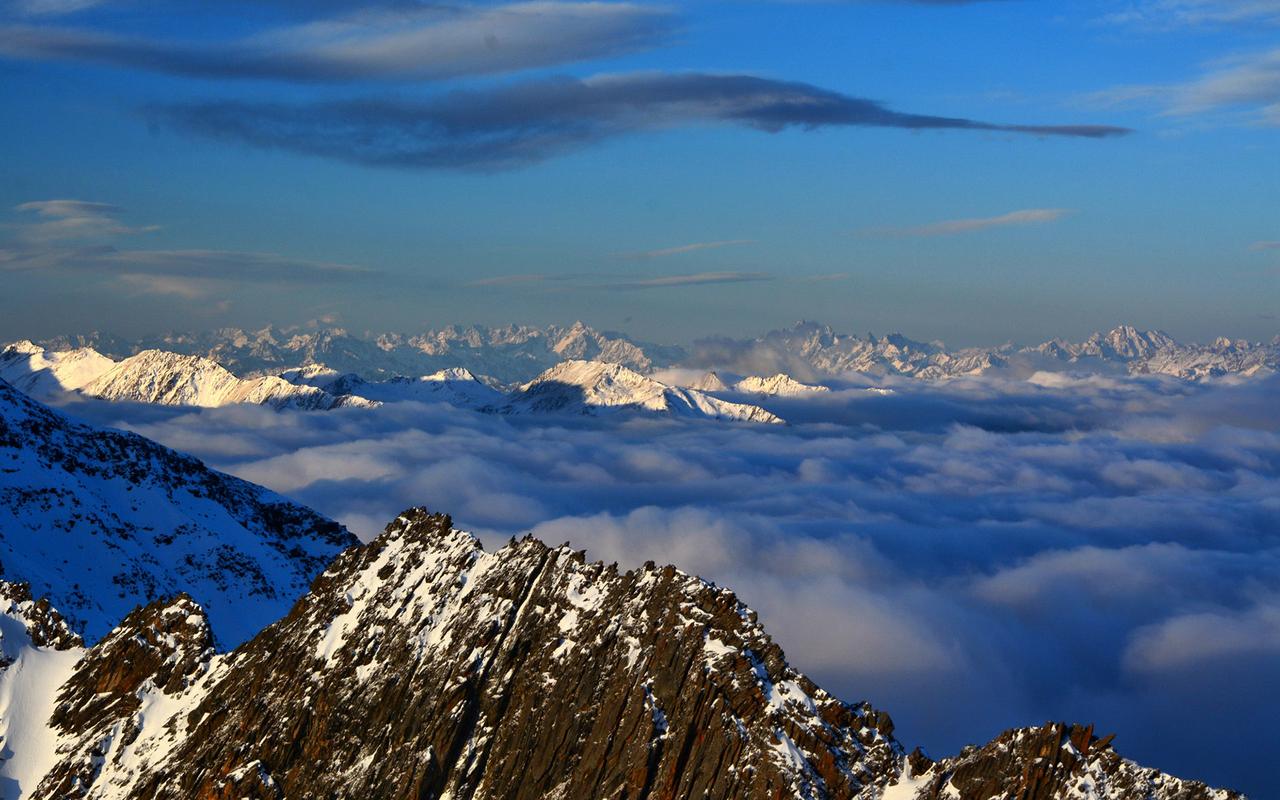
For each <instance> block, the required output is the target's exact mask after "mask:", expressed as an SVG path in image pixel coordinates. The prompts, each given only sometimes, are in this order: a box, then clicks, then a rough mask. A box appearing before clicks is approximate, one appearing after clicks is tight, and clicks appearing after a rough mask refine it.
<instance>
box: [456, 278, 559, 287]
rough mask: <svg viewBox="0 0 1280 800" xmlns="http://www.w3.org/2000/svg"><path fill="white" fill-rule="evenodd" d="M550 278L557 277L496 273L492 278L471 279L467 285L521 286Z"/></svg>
mask: <svg viewBox="0 0 1280 800" xmlns="http://www.w3.org/2000/svg"><path fill="white" fill-rule="evenodd" d="M550 280H557V278H556V276H553V275H496V276H494V277H492V278H480V279H479V280H474V281H471V282H470V283H468V284H467V286H520V285H523V284H528V283H542V282H544V281H550Z"/></svg>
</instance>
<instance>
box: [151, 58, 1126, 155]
mask: <svg viewBox="0 0 1280 800" xmlns="http://www.w3.org/2000/svg"><path fill="white" fill-rule="evenodd" d="M151 115H152V117H153V119H154V120H156V121H157V122H160V123H164V124H168V125H170V126H172V127H175V128H178V129H180V130H184V131H190V132H193V133H198V134H201V135H205V136H210V137H214V138H218V139H224V140H228V141H236V142H243V143H247V144H251V145H255V146H258V147H266V148H276V149H281V150H289V151H293V152H297V153H304V154H308V155H315V156H323V157H326V158H336V159H340V160H343V161H350V162H355V163H359V164H367V165H373V166H388V167H411V168H426V169H440V168H445V169H472V170H497V169H510V168H515V167H521V166H526V165H529V164H534V163H537V162H540V161H545V160H546V159H549V158H552V157H554V156H557V155H561V154H564V153H567V152H570V151H573V150H577V149H580V148H582V147H585V146H587V145H589V144H592V143H595V142H598V141H601V140H604V139H608V138H612V137H616V136H620V135H623V134H628V133H634V132H637V131H645V130H655V129H664V128H671V127H675V126H680V125H692V124H707V123H721V124H728V125H741V126H746V127H750V128H754V129H756V130H760V131H767V132H771V133H772V132H777V131H781V130H785V129H788V128H801V129H805V130H815V129H819V128H830V127H850V126H862V127H879V128H899V129H903V130H913V131H920V130H966V131H984V132H991V133H1007V134H1025V135H1029V136H1065V137H1073V138H1090V139H1102V138H1108V137H1113V136H1120V135H1123V134H1126V133H1128V132H1129V131H1128V130H1127V129H1125V128H1119V127H1114V126H1108V125H1075V124H1068V125H1021V124H1016V125H1007V124H997V123H990V122H982V121H979V120H972V119H964V118H957V117H941V116H932V115H928V114H910V113H904V112H899V111H893V110H891V109H889V108H886V107H885V106H884V105H882V104H880V103H878V102H875V101H873V100H867V99H864V98H859V97H851V96H849V95H845V94H841V93H839V92H833V91H829V90H826V89H820V88H818V87H816V86H811V85H809V84H805V83H792V82H786V81H777V80H771V79H768V78H759V77H755V76H751V75H719V74H705V73H661V72H643V73H630V74H622V75H601V76H596V77H593V78H586V79H575V78H548V79H541V80H531V81H525V82H521V83H516V84H511V85H507V86H502V87H499V88H494V89H481V90H472V91H454V92H449V93H446V94H443V95H440V96H438V97H436V98H435V99H434V100H427V101H423V102H410V101H399V100H382V99H371V100H362V101H359V100H358V101H348V102H335V103H316V104H310V105H284V104H275V103H249V102H238V101H232V102H213V103H207V102H200V103H194V104H187V105H167V106H159V107H155V108H153V109H151Z"/></svg>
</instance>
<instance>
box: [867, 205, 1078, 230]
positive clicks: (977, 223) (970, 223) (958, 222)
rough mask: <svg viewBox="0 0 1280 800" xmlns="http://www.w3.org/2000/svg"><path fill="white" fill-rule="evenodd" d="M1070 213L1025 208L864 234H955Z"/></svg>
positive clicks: (1051, 219)
mask: <svg viewBox="0 0 1280 800" xmlns="http://www.w3.org/2000/svg"><path fill="white" fill-rule="evenodd" d="M1070 213H1071V210H1070V209H1065V208H1027V209H1023V210H1021V211H1010V212H1009V213H1007V214H1000V215H998V216H994V217H971V218H968V219H949V220H942V221H941V222H931V223H929V224H927V225H915V226H911V227H906V228H874V229H871V230H868V231H867V233H869V234H872V235H878V236H905V237H928V236H954V235H955V234H960V233H974V232H976V231H985V230H991V229H992V228H1009V227H1018V226H1023V225H1043V224H1045V223H1048V222H1056V221H1058V220H1060V219H1062V218H1063V217H1065V216H1067V215H1068V214H1070Z"/></svg>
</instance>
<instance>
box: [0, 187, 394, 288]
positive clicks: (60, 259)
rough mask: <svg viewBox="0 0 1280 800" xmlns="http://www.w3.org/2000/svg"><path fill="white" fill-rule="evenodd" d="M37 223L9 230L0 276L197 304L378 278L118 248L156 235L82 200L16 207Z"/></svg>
mask: <svg viewBox="0 0 1280 800" xmlns="http://www.w3.org/2000/svg"><path fill="white" fill-rule="evenodd" d="M14 210H15V211H16V212H18V214H19V215H21V216H24V217H28V216H33V217H35V221H26V220H24V221H21V222H16V223H10V224H7V225H6V226H5V227H7V228H8V229H9V230H10V231H12V238H11V239H10V240H8V241H4V240H0V272H20V271H21V272H50V273H79V274H82V275H85V274H87V275H92V276H97V277H98V278H101V279H104V280H105V281H106V282H107V285H112V284H114V285H115V286H117V287H120V288H122V289H125V290H127V291H130V292H134V293H140V294H150V295H160V296H169V297H177V298H183V299H188V300H191V299H196V298H202V297H207V296H209V295H211V294H215V293H218V292H223V293H225V292H228V291H232V290H234V289H237V288H240V287H243V286H244V285H246V284H249V285H258V286H262V285H315V284H326V283H328V284H334V283H346V282H351V281H359V280H370V279H374V278H376V277H378V274H377V273H375V272H373V271H371V270H368V269H365V268H362V267H357V266H352V265H349V264H338V263H332V262H325V261H315V260H310V259H300V258H290V257H288V256H283V255H279V254H276V253H258V252H242V251H235V250H214V249H182V250H179V249H168V250H161V249H155V250H144V249H136V248H121V247H117V246H116V244H115V243H116V242H117V241H118V240H120V239H121V238H123V237H128V236H131V235H134V234H138V233H144V232H147V231H153V230H156V229H157V226H154V225H145V226H133V225H126V224H124V223H123V222H121V220H120V217H121V215H122V214H123V211H122V210H121V209H120V208H119V207H118V206H114V205H111V204H109V203H97V202H90V201H85V200H69V199H62V200H34V201H31V202H27V203H22V204H20V205H18V206H15V207H14Z"/></svg>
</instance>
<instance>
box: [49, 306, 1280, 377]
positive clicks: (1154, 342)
mask: <svg viewBox="0 0 1280 800" xmlns="http://www.w3.org/2000/svg"><path fill="white" fill-rule="evenodd" d="M41 344H42V346H43V348H42V349H45V350H51V351H75V350H77V349H79V348H84V347H91V348H93V349H94V350H95V351H97V352H98V353H101V354H103V355H105V356H108V357H110V358H112V359H116V360H119V359H122V358H126V357H128V356H132V355H136V354H138V353H140V352H142V351H144V350H163V351H167V352H172V353H179V354H183V355H197V356H202V357H205V358H208V359H211V360H213V361H216V362H217V363H218V364H220V365H222V366H223V367H225V368H226V369H228V370H230V371H231V372H233V373H235V374H237V375H239V376H241V377H252V376H255V375H264V374H278V373H280V372H282V371H284V370H287V369H294V368H300V367H307V366H311V365H315V364H323V365H325V366H326V367H328V368H330V369H333V370H335V371H337V372H338V373H355V374H358V375H360V376H362V377H364V378H366V379H370V380H378V379H386V378H390V377H396V376H418V375H429V374H432V373H435V372H438V371H439V370H443V369H457V368H460V369H465V370H467V371H469V372H471V373H472V374H474V375H484V376H490V377H492V378H493V379H495V380H496V381H497V382H499V383H501V384H504V385H508V386H511V385H516V384H520V383H524V382H526V381H529V380H532V379H533V378H534V377H535V376H537V375H538V374H540V373H542V372H544V371H546V370H547V369H550V368H551V367H554V366H555V365H556V364H559V363H561V362H562V361H566V360H588V361H601V362H606V363H613V364H620V365H622V366H625V367H628V368H630V369H632V370H634V371H636V372H638V373H641V374H647V373H649V372H652V371H653V370H656V369H660V368H666V367H675V366H683V367H693V368H702V369H718V370H723V371H727V372H736V373H740V374H745V375H751V374H770V375H771V374H775V373H786V374H789V375H792V376H796V377H799V378H801V379H805V380H820V379H823V378H829V377H833V376H838V375H841V374H844V373H848V372H859V373H868V374H872V375H909V376H913V377H919V378H944V377H949V376H957V375H973V374H981V373H985V372H989V371H993V370H994V371H1013V372H1019V373H1020V372H1029V371H1035V370H1064V369H1066V370H1074V371H1084V372H1096V371H1104V372H1118V373H1122V374H1123V373H1129V374H1163V375H1172V376H1175V377H1179V378H1183V379H1188V380H1197V379H1203V378H1209V377H1214V376H1220V375H1232V374H1239V375H1253V374H1258V373H1260V372H1273V371H1275V370H1277V369H1280V336H1277V337H1276V338H1274V339H1272V340H1271V341H1270V342H1247V341H1243V340H1229V339H1218V340H1215V341H1213V342H1210V343H1208V344H1187V343H1181V342H1177V341H1175V340H1174V339H1173V338H1172V337H1171V336H1169V335H1168V334H1165V333H1162V332H1160V331H1142V330H1138V329H1137V328H1134V327H1132V326H1128V325H1124V326H1119V327H1117V328H1115V329H1113V330H1111V331H1109V332H1107V333H1095V334H1093V335H1092V336H1090V337H1089V338H1087V339H1085V340H1084V341H1082V342H1066V341H1063V340H1060V339H1054V340H1051V341H1048V342H1044V343H1042V344H1039V345H1035V346H1029V347H1022V346H1016V345H1011V344H1008V345H1001V346H998V347H985V348H964V349H959V350H951V349H948V348H947V347H946V346H945V345H943V344H942V343H941V342H919V341H915V340H912V339H909V338H907V337H905V336H902V335H900V334H891V335H888V336H879V337H877V336H873V335H871V334H867V335H865V336H858V335H850V334H843V333H838V332H837V331H836V330H835V329H834V328H832V327H830V326H827V325H821V324H818V323H813V322H799V323H796V324H795V325H794V326H792V327H790V328H786V329H782V330H776V331H771V332H769V333H767V334H765V335H763V336H760V337H757V338H754V339H730V338H716V339H705V340H701V341H698V342H695V343H693V344H692V345H691V346H689V347H676V346H662V345H654V344H649V343H645V342H639V341H635V340H633V339H631V338H629V337H627V336H625V335H624V334H621V333H614V332H602V331H596V330H594V329H592V328H591V327H589V326H587V325H584V324H583V323H581V322H577V323H574V324H572V325H569V326H555V325H553V326H546V327H534V326H523V325H508V326H501V327H483V326H469V327H461V326H450V327H446V328H441V329H438V330H432V331H427V332H425V333H422V334H419V335H405V334H392V333H387V334H380V335H378V334H369V335H364V336H356V335H353V334H351V333H348V332H347V331H345V330H342V329H339V328H328V329H319V330H314V329H310V330H305V329H276V328H271V327H268V328H264V329H262V330H260V331H254V332H249V331H243V330H240V329H222V330H216V331H212V332H209V333H202V334H169V335H165V336H160V337H154V338H148V339H141V340H123V339H118V338H115V337H111V336H108V335H104V334H98V333H94V334H89V335H87V336H74V337H58V338H55V339H51V340H47V341H44V342H42V343H41Z"/></svg>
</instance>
